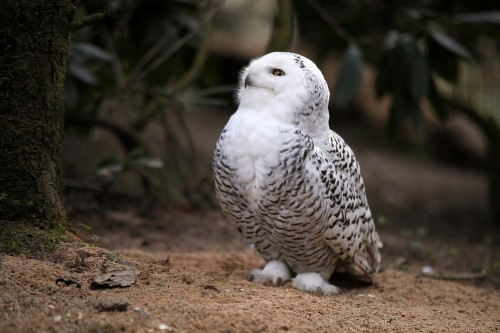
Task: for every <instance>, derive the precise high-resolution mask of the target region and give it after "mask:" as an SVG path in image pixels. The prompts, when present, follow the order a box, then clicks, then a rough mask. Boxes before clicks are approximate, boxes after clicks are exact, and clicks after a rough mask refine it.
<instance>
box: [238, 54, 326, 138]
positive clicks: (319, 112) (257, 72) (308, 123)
mask: <svg viewBox="0 0 500 333" xmlns="http://www.w3.org/2000/svg"><path fill="white" fill-rule="evenodd" d="M237 98H238V102H239V105H240V107H244V108H253V109H256V110H262V109H265V110H269V112H275V113H279V117H280V119H286V120H289V121H290V122H291V123H293V124H295V125H297V126H299V127H303V128H304V129H307V128H310V129H314V128H317V127H318V128H319V127H321V128H323V127H324V126H325V124H328V118H329V114H328V101H329V98H330V92H329V90H328V85H327V83H326V81H325V78H324V77H323V74H322V73H321V71H320V70H319V69H318V67H317V66H316V65H315V64H314V63H313V62H312V61H311V60H309V59H307V58H306V57H303V56H301V55H299V54H295V53H288V52H273V53H269V54H266V55H264V56H262V57H260V58H256V59H254V60H252V61H251V62H250V64H249V65H248V66H247V67H245V68H243V70H242V71H241V76H240V80H239V86H238V90H237Z"/></svg>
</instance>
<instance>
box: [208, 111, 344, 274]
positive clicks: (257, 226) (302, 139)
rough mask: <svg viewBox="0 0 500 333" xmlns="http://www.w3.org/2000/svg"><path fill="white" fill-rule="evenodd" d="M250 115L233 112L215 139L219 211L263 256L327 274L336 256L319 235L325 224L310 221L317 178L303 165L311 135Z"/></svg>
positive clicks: (314, 208) (315, 210)
mask: <svg viewBox="0 0 500 333" xmlns="http://www.w3.org/2000/svg"><path fill="white" fill-rule="evenodd" d="M239 116H240V115H239ZM249 120H250V119H245V116H243V117H235V116H233V118H232V119H231V120H230V122H229V123H228V125H227V126H226V128H225V130H224V131H223V133H222V135H221V138H220V139H219V142H218V144H217V148H216V152H215V155H214V171H215V183H216V192H217V195H218V197H219V201H220V203H221V208H222V211H223V212H224V214H225V215H226V216H227V217H228V219H230V220H231V221H233V222H234V223H236V224H237V225H238V226H239V230H240V231H241V232H242V233H243V235H244V236H245V238H246V239H247V240H248V242H249V243H251V244H253V245H254V246H255V248H256V249H257V251H258V252H259V253H260V254H261V255H262V256H263V257H264V259H265V260H273V259H280V260H285V261H286V263H287V264H288V265H289V266H290V268H292V270H294V271H295V272H302V271H320V272H323V271H325V272H326V273H325V274H324V275H325V276H327V275H329V274H331V273H332V271H333V269H334V267H335V260H334V258H335V256H334V255H333V254H332V250H331V248H330V247H328V246H327V244H326V243H325V242H324V240H323V237H322V234H323V233H324V228H325V227H324V224H322V225H319V224H317V225H315V224H312V223H311V222H310V221H311V219H310V217H311V216H312V215H314V214H318V212H319V211H320V210H321V209H320V207H318V204H319V203H320V202H321V200H318V199H319V198H318V197H315V195H313V194H314V193H318V191H316V188H315V186H316V185H317V183H318V182H319V179H318V178H317V177H315V175H314V173H310V172H308V170H307V167H308V162H307V161H308V159H309V158H310V155H311V154H313V152H314V146H313V143H312V140H311V139H310V138H309V137H307V136H305V135H304V134H303V133H302V132H301V131H300V130H298V129H297V128H295V127H294V126H292V125H287V124H283V123H280V122H274V121H272V120H269V119H267V120H266V121H265V122H263V123H261V124H256V121H255V119H252V121H249Z"/></svg>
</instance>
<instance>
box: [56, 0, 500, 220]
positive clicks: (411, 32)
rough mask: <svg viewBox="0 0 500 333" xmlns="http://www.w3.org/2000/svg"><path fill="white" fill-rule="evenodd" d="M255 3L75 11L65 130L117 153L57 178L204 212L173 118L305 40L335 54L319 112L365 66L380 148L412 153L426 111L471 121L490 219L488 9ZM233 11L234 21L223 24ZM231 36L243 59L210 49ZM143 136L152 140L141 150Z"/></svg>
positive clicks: (497, 139)
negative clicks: (384, 140)
mask: <svg viewBox="0 0 500 333" xmlns="http://www.w3.org/2000/svg"><path fill="white" fill-rule="evenodd" d="M268 3H270V2H268ZM260 7H263V5H262V1H242V0H240V1H236V0H233V1H226V2H225V1H217V0H213V1H210V0H204V1H189V0H182V1H181V0H177V1H176V0H170V1H163V0H114V1H107V2H101V1H91V0H88V1H84V2H82V3H81V4H80V5H79V8H78V18H79V19H80V21H78V19H77V23H76V24H75V28H76V29H77V30H76V31H75V32H74V37H73V44H72V48H71V52H70V65H69V68H68V76H67V80H66V89H65V99H66V105H67V113H66V118H67V119H66V121H67V122H66V123H67V127H68V131H69V132H71V133H78V135H80V136H83V137H89V136H91V135H93V134H92V133H94V132H95V129H96V128H98V129H101V130H105V131H106V132H108V133H111V134H112V136H113V137H115V138H116V140H117V141H118V142H119V144H120V146H119V149H118V150H117V149H116V147H115V148H113V149H111V150H109V151H107V152H106V153H104V154H102V156H101V157H100V161H99V163H97V165H95V166H94V172H93V173H92V174H88V175H87V176H86V178H84V179H86V181H85V182H75V181H74V179H71V174H72V173H71V172H68V173H67V174H68V178H70V179H68V181H67V184H69V185H70V186H74V187H90V188H92V189H94V190H95V191H96V193H97V194H99V195H102V194H103V193H105V192H106V191H108V190H110V189H113V188H114V187H116V186H118V185H119V183H120V182H124V181H125V182H126V180H125V179H129V181H130V177H129V178H124V177H122V175H123V174H127V175H129V176H130V175H133V178H134V181H135V182H136V185H138V186H139V187H140V188H142V191H143V193H144V194H146V195H150V196H152V197H155V198H159V199H160V200H162V201H164V202H176V203H178V202H185V203H190V204H192V203H196V204H207V203H210V202H211V199H210V197H211V195H210V193H211V188H210V184H211V177H210V171H209V170H207V168H206V167H203V166H200V165H199V164H198V163H197V161H196V158H195V156H194V148H193V143H192V140H191V135H190V133H189V131H188V130H187V128H188V126H187V124H186V119H185V114H186V112H189V110H190V109H191V108H193V107H199V106H203V107H206V108H214V107H221V108H224V106H227V105H230V104H231V103H232V93H231V91H232V90H233V85H234V83H235V81H236V80H235V79H236V76H237V71H238V69H239V68H240V67H241V66H242V65H243V64H244V63H246V62H247V61H248V58H251V57H253V56H255V55H258V54H259V53H265V52H267V51H273V50H287V49H294V50H296V49H300V47H298V46H297V45H302V46H303V45H306V46H307V49H309V50H312V51H310V52H312V54H313V55H314V58H315V59H318V61H319V62H322V61H323V62H327V61H328V60H329V59H330V58H331V55H332V54H333V55H335V58H336V59H339V64H338V70H337V71H336V73H337V75H336V77H335V78H334V80H333V81H335V82H333V83H334V89H333V96H332V97H333V98H332V106H331V110H332V109H340V110H342V109H346V110H351V109H352V108H353V106H355V105H356V103H357V99H358V98H359V89H360V87H361V85H362V82H363V80H364V75H366V68H367V67H369V68H374V69H375V70H376V78H375V80H374V87H373V89H374V90H375V92H376V95H377V96H378V97H379V98H388V99H389V104H390V107H389V116H388V118H387V124H386V129H387V134H388V137H389V138H391V140H392V141H393V142H401V141H402V140H403V137H404V135H402V134H404V131H406V129H407V128H408V126H410V127H412V128H413V129H414V131H415V133H416V141H414V142H413V144H416V145H417V146H418V145H420V146H424V145H425V142H426V138H427V137H426V126H427V125H426V123H427V121H426V111H425V110H426V109H430V110H432V112H433V114H434V117H435V118H436V119H438V120H439V121H441V122H446V120H447V117H449V115H450V114H452V113H454V112H462V113H464V114H465V115H467V117H469V118H470V119H471V120H472V121H473V122H475V123H476V124H478V126H479V127H480V128H481V130H482V131H483V133H484V134H485V136H486V138H487V142H488V143H487V146H488V151H487V170H488V171H487V172H488V174H489V179H490V181H489V182H490V207H491V208H492V211H493V213H492V216H493V217H494V218H495V219H498V220H500V219H499V217H500V215H499V212H498V208H496V207H500V179H499V178H500V176H499V175H498V172H496V170H500V160H499V159H500V134H499V133H500V130H499V128H500V116H499V112H498V111H497V110H498V108H499V105H498V99H497V98H496V99H495V97H494V95H496V94H495V89H496V88H498V86H497V84H498V80H497V78H495V77H493V78H488V77H484V71H483V72H482V71H481V69H482V68H483V69H484V68H485V64H486V65H491V64H498V46H499V45H498V40H499V37H500V29H499V25H500V11H498V5H497V4H495V2H494V1H485V0H480V1H474V2H470V1H455V2H453V3H451V4H450V3H449V2H447V1H440V0H431V1H417V2H415V1H353V0H343V1H336V2H330V1H319V0H306V1H300V0H296V1H285V0H277V1H275V2H272V6H271V7H269V6H268V7H266V8H267V10H261V9H259V8H260ZM269 8H271V9H272V10H268V9H269ZM238 10H239V11H242V10H245V12H244V15H241V16H238V17H234V13H236V12H237V11H238ZM253 15H256V16H259V15H260V17H264V18H266V17H267V19H268V21H270V22H271V24H270V26H269V30H268V31H267V36H266V38H267V41H266V43H265V45H264V46H263V47H262V48H261V49H260V50H259V49H258V47H255V46H254V45H251V44H252V43H251V42H250V41H251V37H249V36H250V35H249V34H250V33H252V31H254V34H259V33H261V32H262V31H263V29H264V28H263V27H256V26H253V27H252V25H251V24H250V23H248V22H251V21H250V20H251V17H252V16H253ZM238 20H240V21H238ZM259 29H260V30H259ZM231 34H232V36H233V41H234V40H235V39H236V40H238V42H239V44H238V45H234V46H233V48H234V49H236V48H238V47H240V49H243V48H244V47H247V48H248V50H250V51H247V54H241V53H244V52H243V51H241V52H240V53H239V52H238V51H234V50H233V52H227V48H228V46H227V45H228V44H231V42H229V43H227V42H226V43H225V44H224V46H223V47H222V46H221V45H223V43H222V42H221V41H220V40H221V39H223V38H221V36H222V37H223V36H227V35H231ZM217 36H218V37H217ZM234 36H236V37H234ZM242 36H243V37H242ZM245 41H246V43H245ZM248 44H250V45H248ZM252 47H253V50H252ZM245 50H246V49H245ZM252 51H253V53H252ZM248 53H252V54H248ZM255 53H256V54H255ZM481 66H482V67H481ZM497 68H498V67H497ZM331 79H333V78H327V80H329V81H331ZM495 80H496V81H495ZM471 82H475V83H474V84H473V85H472V86H471ZM495 82H496V83H495ZM495 84H496V85H495ZM464 87H465V88H464ZM478 96H480V98H478ZM429 105H430V108H429V107H427V106H429ZM405 126H406V127H405ZM148 132H154V133H159V134H158V135H160V137H161V139H160V140H161V141H162V142H163V143H164V144H162V146H161V147H160V148H159V147H155V146H154V144H153V145H152V144H151V142H154V141H151V140H149V141H148V140H147V133H148ZM94 135H95V133H94ZM74 174H75V173H74ZM73 178H74V177H73Z"/></svg>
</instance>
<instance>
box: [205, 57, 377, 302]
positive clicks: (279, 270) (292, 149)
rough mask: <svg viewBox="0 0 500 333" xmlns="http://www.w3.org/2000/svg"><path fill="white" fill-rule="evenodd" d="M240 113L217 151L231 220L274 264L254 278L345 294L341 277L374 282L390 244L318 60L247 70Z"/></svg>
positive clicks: (271, 61) (220, 188)
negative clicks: (333, 121) (338, 125)
mask: <svg viewBox="0 0 500 333" xmlns="http://www.w3.org/2000/svg"><path fill="white" fill-rule="evenodd" d="M236 98H237V105H238V107H237V110H236V112H235V113H234V114H233V115H232V116H231V117H230V118H229V120H228V122H227V124H226V125H225V127H224V129H223V130H222V133H221V134H220V136H219V139H218V140H217V143H216V146H215V150H214V154H213V160H212V165H213V174H214V184H215V194H216V197H217V198H218V201H219V203H220V207H221V210H222V213H223V215H224V216H225V217H226V218H227V219H228V220H229V221H231V222H232V223H234V224H235V226H236V228H237V230H238V231H239V232H240V233H241V234H243V236H244V238H245V240H246V241H247V242H248V243H249V245H250V246H251V247H253V248H254V249H255V250H256V251H257V252H258V253H259V254H260V256H261V257H262V258H263V259H264V260H265V265H264V267H263V268H255V269H253V270H251V271H250V273H249V274H248V276H247V279H248V280H249V281H253V282H257V283H261V284H265V285H272V286H280V285H283V284H284V283H287V282H291V284H292V287H293V288H296V289H298V290H300V291H303V292H309V293H313V294H317V295H334V294H338V293H339V292H340V291H341V289H340V288H339V287H337V286H336V285H334V284H333V283H331V282H330V278H331V275H332V274H333V273H334V272H343V273H347V274H350V275H354V276H356V277H358V278H359V279H362V280H363V279H364V280H366V281H368V282H373V277H374V275H375V274H376V273H377V271H378V268H379V264H380V260H381V256H380V252H379V248H381V247H382V242H381V240H380V237H379V236H378V234H377V232H376V230H375V224H374V220H373V217H372V214H371V211H370V208H369V205H368V200H367V196H366V191H365V185H364V182H363V178H362V176H361V172H360V166H359V163H358V162H357V160H356V158H355V156H354V153H353V151H352V149H351V148H350V147H349V146H348V145H347V144H346V142H345V141H344V140H343V139H342V137H341V136H340V135H338V134H337V133H336V132H334V131H333V130H331V129H330V127H329V117H330V113H329V110H328V104H329V99H330V91H329V89H328V84H327V82H326V80H325V78H324V76H323V74H322V73H321V71H320V70H319V69H318V67H317V66H316V65H315V64H314V62H313V61H311V60H309V59H308V58H306V57H304V56H302V55H299V54H296V53H290V52H272V53H268V54H266V55H263V56H261V57H258V58H255V59H253V60H251V61H250V63H249V64H248V66H246V67H244V68H243V69H242V71H241V73H240V77H239V81H238V87H237V89H236Z"/></svg>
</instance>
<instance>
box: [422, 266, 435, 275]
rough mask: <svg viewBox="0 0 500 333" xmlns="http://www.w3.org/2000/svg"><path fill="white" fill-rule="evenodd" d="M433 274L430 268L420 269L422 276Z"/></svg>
mask: <svg viewBox="0 0 500 333" xmlns="http://www.w3.org/2000/svg"><path fill="white" fill-rule="evenodd" d="M433 273H434V269H433V268H432V267H431V266H424V267H422V274H424V275H432V274H433Z"/></svg>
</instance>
